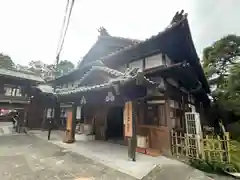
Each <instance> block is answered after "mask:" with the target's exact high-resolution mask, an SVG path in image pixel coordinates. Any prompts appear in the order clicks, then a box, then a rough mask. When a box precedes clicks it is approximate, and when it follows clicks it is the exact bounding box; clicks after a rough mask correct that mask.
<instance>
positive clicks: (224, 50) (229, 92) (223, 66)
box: [203, 35, 240, 115]
mask: <svg viewBox="0 0 240 180" xmlns="http://www.w3.org/2000/svg"><path fill="white" fill-rule="evenodd" d="M239 60H240V36H236V35H228V36H225V37H223V38H221V39H220V40H218V41H216V42H214V43H213V44H212V45H211V46H209V47H206V48H205V49H204V51H203V68H204V71H205V74H206V77H207V79H208V81H209V84H210V86H211V88H212V97H213V98H214V102H215V105H216V104H217V106H218V107H220V108H221V109H222V110H227V111H228V112H233V113H234V114H239V115H240V98H239V93H240V92H239V87H240V80H239V77H240V61H239Z"/></svg>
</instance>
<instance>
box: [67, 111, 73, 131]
mask: <svg viewBox="0 0 240 180" xmlns="http://www.w3.org/2000/svg"><path fill="white" fill-rule="evenodd" d="M66 128H67V130H69V131H71V130H72V111H68V113H67V127H66Z"/></svg>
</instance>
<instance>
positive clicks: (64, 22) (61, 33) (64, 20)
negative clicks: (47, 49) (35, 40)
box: [56, 0, 69, 54]
mask: <svg viewBox="0 0 240 180" xmlns="http://www.w3.org/2000/svg"><path fill="white" fill-rule="evenodd" d="M68 6H69V0H68V1H67V5H66V7H65V13H64V19H63V24H62V28H61V31H60V37H59V41H58V44H57V51H56V54H58V51H59V46H60V43H61V41H62V36H63V31H64V27H65V24H66V17H67V13H68Z"/></svg>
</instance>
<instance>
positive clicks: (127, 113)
mask: <svg viewBox="0 0 240 180" xmlns="http://www.w3.org/2000/svg"><path fill="white" fill-rule="evenodd" d="M124 125H125V131H124V132H125V136H126V137H132V135H133V131H132V102H131V101H129V102H126V103H125V107H124Z"/></svg>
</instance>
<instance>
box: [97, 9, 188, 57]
mask: <svg viewBox="0 0 240 180" xmlns="http://www.w3.org/2000/svg"><path fill="white" fill-rule="evenodd" d="M176 14H177V13H176ZM175 16H176V15H175ZM175 16H174V17H175ZM174 17H173V19H174ZM186 19H187V13H185V14H183V15H182V16H181V19H179V20H178V21H173V20H172V22H171V23H170V24H169V25H168V26H167V27H166V28H165V29H164V30H162V31H160V32H159V33H157V34H156V35H153V36H151V37H149V38H147V39H146V40H144V41H141V42H139V43H135V44H130V45H129V46H125V47H123V48H122V49H120V50H118V51H114V52H112V53H109V54H108V55H106V56H104V57H102V58H100V59H101V60H105V59H107V58H109V57H111V56H114V55H117V54H118V53H121V52H123V51H125V50H129V49H132V48H134V47H136V46H138V45H140V44H142V43H146V42H148V41H150V40H152V39H154V38H156V37H158V36H162V35H164V34H165V33H166V32H168V31H170V30H171V29H173V28H175V27H176V26H179V25H180V24H181V23H182V22H184V21H185V20H186Z"/></svg>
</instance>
